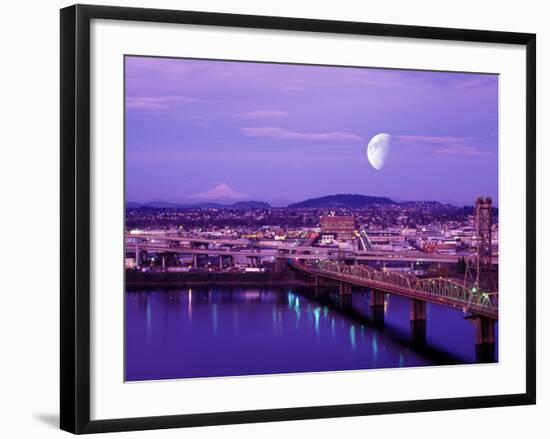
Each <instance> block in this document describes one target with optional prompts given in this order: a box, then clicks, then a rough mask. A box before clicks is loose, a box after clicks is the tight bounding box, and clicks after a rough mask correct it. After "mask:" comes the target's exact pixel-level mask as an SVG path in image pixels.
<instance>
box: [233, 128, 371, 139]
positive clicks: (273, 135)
mask: <svg viewBox="0 0 550 439" xmlns="http://www.w3.org/2000/svg"><path fill="white" fill-rule="evenodd" d="M242 131H243V132H244V134H245V135H247V136H250V137H264V138H268V139H279V140H312V141H327V142H356V141H361V140H363V138H362V137H361V136H358V135H357V134H353V133H345V132H340V131H331V132H325V133H304V132H297V131H287V130H285V129H283V128H277V127H253V128H242Z"/></svg>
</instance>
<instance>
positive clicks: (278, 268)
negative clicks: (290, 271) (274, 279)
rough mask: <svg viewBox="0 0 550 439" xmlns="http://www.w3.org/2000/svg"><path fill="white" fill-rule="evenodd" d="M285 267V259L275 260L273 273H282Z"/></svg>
mask: <svg viewBox="0 0 550 439" xmlns="http://www.w3.org/2000/svg"><path fill="white" fill-rule="evenodd" d="M285 266H286V259H285V258H275V273H282V272H283V271H285Z"/></svg>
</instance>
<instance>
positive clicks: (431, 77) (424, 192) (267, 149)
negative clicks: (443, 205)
mask: <svg viewBox="0 0 550 439" xmlns="http://www.w3.org/2000/svg"><path fill="white" fill-rule="evenodd" d="M125 63H126V66H125V67H126V78H125V79H126V102H125V110H126V111H125V113H126V115H125V117H126V133H125V134H126V145H125V152H126V200H127V201H130V202H150V201H170V202H179V203H186V204H192V203H193V202H198V201H209V200H210V201H220V200H226V201H227V202H235V201H241V200H257V201H265V202H268V203H270V204H273V205H285V204H287V203H289V202H295V201H301V200H304V199H308V198H315V197H319V196H325V195H331V194H337V193H359V194H364V195H372V196H385V197H389V198H392V199H394V200H396V201H402V200H435V201H443V202H449V201H451V202H455V203H459V204H473V202H474V200H475V198H476V197H477V196H479V195H484V196H491V197H492V198H493V200H494V204H495V205H498V76H497V75H488V74H470V73H447V72H426V71H408V70H386V69H373V68H349V67H326V66H305V65H288V64H266V63H252V62H229V61H205V60H187V59H171V58H149V57H147V58H144V57H126V59H125ZM379 133H388V134H390V135H391V136H392V146H391V152H390V154H389V156H388V160H387V164H386V166H384V168H383V169H380V170H377V169H375V168H374V167H373V166H371V165H370V163H369V160H368V158H367V144H368V142H369V140H370V139H371V138H372V137H373V136H374V135H376V134H379Z"/></svg>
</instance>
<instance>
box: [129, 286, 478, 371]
mask: <svg viewBox="0 0 550 439" xmlns="http://www.w3.org/2000/svg"><path fill="white" fill-rule="evenodd" d="M369 296H370V295H369V291H368V290H365V291H363V292H356V291H354V293H353V296H352V299H351V300H350V297H349V296H348V298H347V299H344V300H342V299H341V298H339V297H338V296H337V295H334V294H332V293H330V291H327V292H324V293H318V294H317V295H316V294H315V292H314V290H313V289H306V288H304V289H289V288H286V289H285V288H267V289H254V288H248V287H244V288H217V287H213V288H208V287H199V288H192V289H158V290H143V291H131V292H127V293H126V316H125V320H126V323H125V325H126V346H125V350H126V352H125V354H126V355H125V368H126V371H125V376H126V380H127V381H136V380H156V379H172V378H191V377H195V378H196V377H215V376H232V375H258V374H270V373H292V372H317V371H337V370H353V369H372V368H388V367H412V366H433V365H444V364H465V363H474V362H476V349H475V345H474V326H473V324H472V323H471V322H469V321H468V320H466V319H465V318H464V316H463V314H462V312H460V311H458V310H453V309H449V308H444V307H441V306H437V305H430V304H428V306H427V323H426V326H425V328H423V327H422V326H420V327H418V326H415V327H411V323H410V321H409V309H410V308H409V307H410V304H409V300H408V299H406V298H402V297H399V296H395V295H386V298H385V306H384V307H383V308H381V307H379V308H378V309H371V307H370V306H369Z"/></svg>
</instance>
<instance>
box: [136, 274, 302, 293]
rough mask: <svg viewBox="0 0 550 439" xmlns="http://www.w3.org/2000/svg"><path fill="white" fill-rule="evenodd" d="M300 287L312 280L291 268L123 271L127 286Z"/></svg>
mask: <svg viewBox="0 0 550 439" xmlns="http://www.w3.org/2000/svg"><path fill="white" fill-rule="evenodd" d="M208 285H212V286H250V287H261V286H264V287H303V286H311V285H312V283H311V282H310V281H308V280H307V279H305V278H303V277H301V276H299V275H298V274H297V273H294V272H292V271H286V272H284V273H269V272H264V273H230V272H167V271H147V272H141V271H134V270H128V271H126V287H127V289H134V288H143V287H159V286H166V287H193V286H208Z"/></svg>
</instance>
